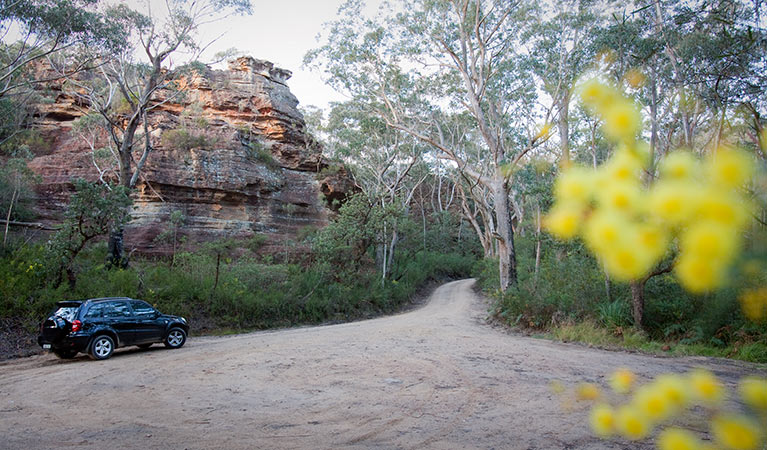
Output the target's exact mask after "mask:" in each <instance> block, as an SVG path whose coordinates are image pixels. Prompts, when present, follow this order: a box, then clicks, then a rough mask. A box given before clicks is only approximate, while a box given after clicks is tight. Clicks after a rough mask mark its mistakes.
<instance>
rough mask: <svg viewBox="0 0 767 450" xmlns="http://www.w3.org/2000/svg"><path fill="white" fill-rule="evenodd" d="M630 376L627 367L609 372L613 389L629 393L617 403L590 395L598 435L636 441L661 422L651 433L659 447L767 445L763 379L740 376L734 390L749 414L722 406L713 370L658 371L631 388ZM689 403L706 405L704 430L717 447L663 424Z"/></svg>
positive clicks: (689, 449)
mask: <svg viewBox="0 0 767 450" xmlns="http://www.w3.org/2000/svg"><path fill="white" fill-rule="evenodd" d="M635 379H636V377H635V376H634V375H633V373H632V372H631V371H629V370H627V369H619V370H618V371H616V372H615V373H614V374H613V375H612V376H611V378H610V385H611V387H612V388H613V390H614V391H615V392H616V393H618V394H622V395H628V396H629V397H628V399H627V401H626V402H624V403H623V404H621V405H619V406H612V405H610V404H608V403H605V402H602V400H601V399H602V398H603V397H604V396H602V395H596V396H592V397H591V398H590V399H591V400H594V401H595V402H596V404H595V405H594V406H593V407H592V409H591V412H590V416H589V423H590V425H591V429H592V431H593V432H594V434H596V435H597V436H599V437H602V438H608V437H612V436H620V437H623V438H626V439H629V440H639V439H644V438H647V437H648V436H650V435H651V434H652V432H653V430H654V428H655V427H661V430H660V431H659V433H658V434H657V438H656V446H657V448H658V449H660V450H702V449H706V448H721V449H732V450H750V449H759V448H762V447H761V446H762V445H765V444H767V442H765V437H766V436H765V432H766V431H767V430H765V421H767V378H760V377H754V376H749V377H745V378H743V379H742V380H741V382H740V384H739V386H738V391H739V393H740V397H741V400H742V401H743V402H745V403H746V404H747V405H748V406H749V407H750V408H751V411H750V412H751V414H748V415H747V414H743V413H731V412H726V411H724V410H722V406H723V404H724V401H725V400H726V398H727V390H726V389H725V387H724V385H723V384H722V383H721V381H720V380H719V379H718V378H717V377H716V376H715V375H713V374H712V373H711V372H708V371H706V370H702V369H696V370H693V371H691V372H689V373H687V374H683V375H679V374H663V375H660V376H658V377H657V378H656V379H655V380H653V381H652V382H650V383H649V384H645V385H642V386H638V387H636V388H634V381H635ZM694 407H703V408H707V409H708V410H710V412H711V414H710V415H708V416H709V417H711V420H710V424H709V429H710V433H711V436H712V437H713V439H714V442H715V444H716V447H714V446H711V445H710V444H704V442H703V440H702V439H701V438H700V437H698V436H697V435H696V434H695V433H693V432H691V431H689V430H685V429H682V428H678V427H675V426H666V427H665V428H663V426H665V424H667V423H669V422H670V421H671V420H673V419H674V418H677V417H679V416H680V415H681V414H682V413H684V412H685V411H688V410H689V409H691V408H694ZM760 421H761V422H762V423H760Z"/></svg>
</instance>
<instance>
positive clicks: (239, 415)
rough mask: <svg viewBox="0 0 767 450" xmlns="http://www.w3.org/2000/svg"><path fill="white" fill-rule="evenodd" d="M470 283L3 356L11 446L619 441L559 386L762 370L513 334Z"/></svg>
mask: <svg viewBox="0 0 767 450" xmlns="http://www.w3.org/2000/svg"><path fill="white" fill-rule="evenodd" d="M472 286H473V281H472V280H462V281H456V282H452V283H448V284H445V285H443V286H441V287H439V288H438V289H437V290H436V291H435V292H434V293H433V295H432V296H431V298H430V299H429V301H428V302H427V303H426V304H425V305H424V306H423V307H421V308H419V309H417V310H414V311H410V312H407V313H403V314H400V315H396V316H390V317H384V318H379V319H374V320H367V321H363V322H355V323H348V324H342V325H331V326H320V327H307V328H295V329H287V330H279V331H268V332H257V333H250V334H244V335H236V336H225V337H192V338H190V339H189V340H188V341H187V344H186V346H184V347H183V348H181V349H179V350H166V349H164V348H162V346H155V347H152V348H150V349H148V350H138V349H136V348H128V349H124V350H119V351H118V352H116V353H115V354H114V356H113V357H112V358H111V359H109V360H106V361H91V360H90V359H88V358H87V357H85V356H80V357H78V358H76V359H74V360H68V361H62V360H58V359H57V358H56V357H54V356H53V355H50V354H45V355H38V356H32V357H28V358H22V359H17V360H11V361H6V362H3V363H0V448H11V449H24V450H33V449H51V448H82V449H107V448H111V449H145V448H163V449H185V448H186V449H257V448H258V449H272V448H274V449H283V448H284V449H303V448H307V449H331V448H361V449H362V448H365V449H367V448H381V449H425V448H434V449H576V448H577V449H608V448H610V449H620V448H651V445H650V444H648V443H639V444H626V443H623V442H620V441H600V440H597V439H595V438H593V437H591V435H590V434H589V431H588V429H587V426H586V416H587V411H588V406H587V405H585V404H581V403H572V404H570V403H568V402H563V399H562V398H560V397H558V396H557V395H555V394H554V393H552V391H551V389H550V383H551V382H552V381H553V380H559V381H561V382H563V383H565V384H566V385H570V386H572V385H575V384H576V383H578V382H583V381H589V382H596V383H600V384H604V383H605V377H606V375H608V374H609V373H611V372H612V371H613V370H614V369H616V368H618V367H630V368H632V369H634V370H635V371H636V372H637V373H638V374H639V375H640V377H641V378H643V379H649V378H650V377H652V376H655V375H657V374H658V373H661V372H668V371H678V372H681V371H686V370H688V369H689V368H692V367H697V366H703V367H706V368H708V369H710V370H712V371H714V372H715V373H716V374H717V375H719V376H721V377H723V379H724V380H725V381H726V382H727V384H728V385H734V383H735V382H736V380H737V378H738V377H739V376H740V375H741V374H743V373H754V372H762V373H764V370H763V368H758V367H756V366H753V365H749V364H745V363H739V362H733V361H726V360H721V359H711V358H673V359H672V358H658V357H653V356H647V355H640V354H633V353H625V352H615V351H604V350H598V349H591V348H587V347H584V346H579V345H572V344H561V343H554V342H549V341H545V340H540V339H533V338H527V337H521V336H517V335H514V334H510V333H508V332H507V331H505V330H504V329H503V328H500V327H494V326H491V325H488V324H487V323H486V321H485V319H486V311H487V305H486V303H485V301H484V300H483V299H482V298H481V297H480V296H478V295H477V294H475V293H474V291H473V290H472Z"/></svg>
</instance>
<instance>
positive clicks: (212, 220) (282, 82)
mask: <svg viewBox="0 0 767 450" xmlns="http://www.w3.org/2000/svg"><path fill="white" fill-rule="evenodd" d="M290 76H291V73H290V71H287V70H284V69H280V68H277V67H274V65H273V64H272V63H270V62H268V61H262V60H257V59H254V58H251V57H241V58H237V59H235V60H232V61H229V67H228V70H209V69H208V70H205V71H203V72H201V73H198V74H197V75H194V76H191V77H189V78H187V79H185V80H184V82H183V84H184V85H183V86H182V87H183V88H184V89H183V91H184V95H182V96H178V95H176V96H174V97H171V96H172V95H173V93H171V92H169V91H167V92H159V95H158V102H160V101H162V100H168V101H167V102H166V103H163V104H161V105H160V106H158V107H157V108H155V109H153V110H152V112H151V114H150V117H149V122H150V134H151V136H152V142H153V147H154V150H153V152H152V153H151V154H150V156H149V159H148V160H147V163H146V166H145V169H144V171H143V172H142V176H141V177H140V181H139V184H138V186H137V191H136V194H135V206H136V208H135V210H134V211H133V220H132V221H131V222H130V224H129V227H128V229H127V230H126V248H128V249H129V250H131V249H135V250H138V251H139V252H144V253H164V252H166V251H168V249H169V246H168V244H164V243H161V242H158V241H157V239H156V238H157V236H158V235H159V234H160V233H162V232H163V231H165V230H167V229H168V224H169V218H170V215H171V214H172V213H173V212H174V211H181V214H182V215H183V224H182V226H181V234H182V235H185V236H187V237H188V238H189V240H191V241H194V242H201V241H209V240H214V239H218V238H222V237H230V236H236V237H248V236H251V235H253V234H254V233H263V234H266V235H267V236H268V237H269V238H270V239H271V240H273V241H280V240H282V239H284V238H286V237H291V236H293V235H295V233H297V232H298V230H299V229H301V228H303V227H306V226H312V227H320V226H323V225H325V224H326V223H327V220H328V214H329V213H330V209H329V208H328V205H332V204H337V201H335V202H334V201H333V200H338V199H339V198H343V197H345V195H347V193H348V190H349V189H350V187H351V186H352V185H351V184H350V183H348V181H347V180H345V179H344V177H326V176H324V174H323V180H322V183H320V181H318V179H317V178H318V174H319V173H320V171H321V170H322V169H323V168H324V167H325V166H326V164H325V163H324V162H323V159H322V149H321V148H320V145H318V144H317V143H316V142H315V141H313V139H312V138H311V137H310V136H309V135H308V133H307V132H306V127H305V122H304V118H303V116H302V115H301V113H300V112H299V111H298V109H297V106H298V100H297V99H296V97H295V96H294V95H293V94H292V93H291V92H290V89H288V87H287V84H286V82H287V80H288V79H289V78H290ZM48 89H50V90H52V91H53V92H54V94H55V97H56V98H55V101H54V102H53V103H50V104H43V105H40V107H39V118H38V121H37V126H38V127H39V129H40V130H41V132H42V134H43V137H44V139H45V141H46V143H47V145H46V147H47V148H45V149H37V150H36V154H37V156H36V158H35V159H34V160H33V161H32V162H31V163H30V166H31V167H32V168H33V170H35V171H36V172H37V173H38V174H39V175H40V176H41V178H42V182H41V183H40V185H39V186H38V188H37V193H38V197H39V202H38V212H39V214H40V220H41V221H42V222H44V223H49V224H54V223H57V222H59V221H60V220H61V216H62V212H63V209H64V207H65V205H66V203H67V200H68V198H69V196H70V195H71V192H72V185H71V182H70V180H72V179H73V178H75V177H82V178H86V179H89V180H92V181H95V180H97V179H98V177H99V174H98V171H97V170H96V166H95V165H94V161H93V157H92V151H91V147H90V146H89V145H88V143H87V142H86V141H85V140H84V139H83V138H82V137H81V136H77V135H76V133H73V132H72V126H73V123H74V121H75V120H76V119H77V118H79V117H81V116H82V115H83V114H85V113H86V112H87V105H79V104H77V101H76V99H75V98H73V97H72V96H71V95H68V94H67V93H66V91H65V90H64V89H63V87H62V85H61V84H55V83H54V84H52V85H50V86H49V87H48ZM323 193H324V194H323ZM326 195H328V196H331V197H332V198H326V197H325V196H326Z"/></svg>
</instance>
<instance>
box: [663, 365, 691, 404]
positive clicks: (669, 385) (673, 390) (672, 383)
mask: <svg viewBox="0 0 767 450" xmlns="http://www.w3.org/2000/svg"><path fill="white" fill-rule="evenodd" d="M655 385H656V386H657V389H658V390H659V391H660V392H661V393H662V394H663V395H664V396H665V397H666V399H668V401H669V402H670V403H671V405H672V406H673V408H674V410H675V412H676V411H680V410H682V409H684V408H686V407H687V406H688V405H689V404H690V395H691V394H690V388H689V386H687V383H686V380H685V379H684V378H683V377H682V376H680V375H676V374H663V375H660V376H659V377H658V378H657V379H656V380H655Z"/></svg>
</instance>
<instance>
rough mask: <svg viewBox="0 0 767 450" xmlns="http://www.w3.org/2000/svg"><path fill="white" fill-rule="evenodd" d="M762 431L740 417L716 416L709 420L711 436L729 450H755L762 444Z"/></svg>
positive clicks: (730, 415) (749, 420) (751, 422)
mask: <svg viewBox="0 0 767 450" xmlns="http://www.w3.org/2000/svg"><path fill="white" fill-rule="evenodd" d="M763 433H764V431H763V430H762V429H761V428H760V427H759V424H757V423H755V422H754V421H753V420H751V419H749V418H747V417H745V416H740V415H735V414H729V415H721V416H716V417H714V418H713V419H712V420H711V434H713V435H714V439H715V440H716V442H717V443H718V444H719V445H721V446H722V447H724V448H726V449H730V450H755V449H757V448H760V446H761V444H762V439H763V436H762V435H763Z"/></svg>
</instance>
